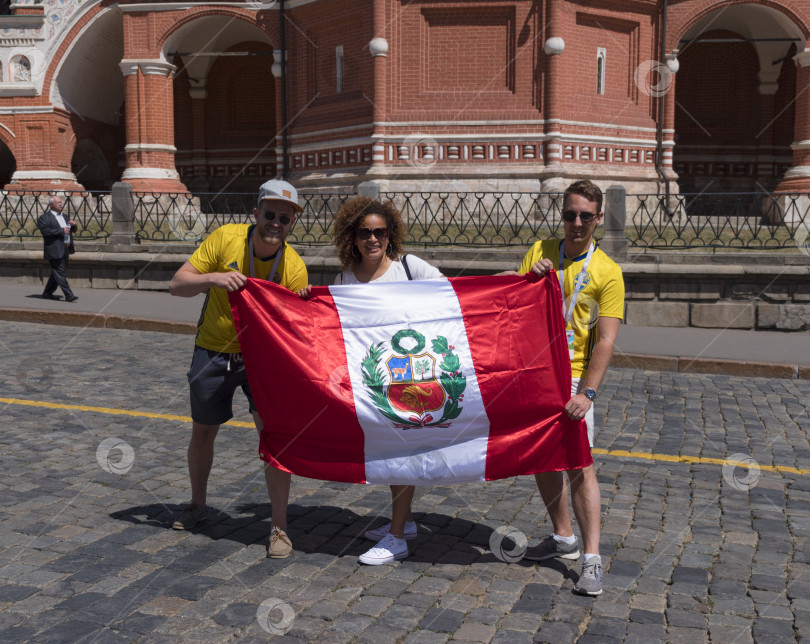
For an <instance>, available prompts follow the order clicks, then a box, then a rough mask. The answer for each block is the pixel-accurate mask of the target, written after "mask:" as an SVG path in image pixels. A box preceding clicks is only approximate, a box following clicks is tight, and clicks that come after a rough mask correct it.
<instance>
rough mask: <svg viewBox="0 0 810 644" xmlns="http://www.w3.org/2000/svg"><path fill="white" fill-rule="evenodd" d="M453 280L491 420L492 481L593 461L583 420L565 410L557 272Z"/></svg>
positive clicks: (566, 364) (567, 388)
mask: <svg viewBox="0 0 810 644" xmlns="http://www.w3.org/2000/svg"><path fill="white" fill-rule="evenodd" d="M450 282H451V284H452V285H453V288H454V289H455V291H456V295H457V296H458V299H459V302H460V304H461V311H462V313H463V315H464V325H465V327H466V330H467V339H468V341H469V344H470V351H471V352H472V358H473V364H474V366H475V374H476V377H477V378H478V385H479V387H480V389H481V397H482V399H483V401H484V408H485V409H486V412H487V416H488V417H489V421H490V429H489V442H488V445H487V463H486V474H485V476H486V479H487V480H494V479H501V478H506V477H510V476H516V475H519V474H534V473H536V472H550V471H559V470H570V469H578V468H582V467H586V466H587V465H590V464H591V463H593V458H592V457H591V451H590V448H589V446H588V435H587V427H586V425H585V421H573V420H570V419H569V418H568V416H567V414H566V413H565V411H564V407H565V404H566V403H567V402H568V399H569V398H570V397H571V363H570V361H569V359H568V345H567V341H566V337H565V324H564V321H563V317H562V313H561V298H560V286H559V283H558V281H557V279H556V273H551V274H550V276H549V277H547V278H537V277H536V276H531V277H517V276H500V277H494V276H493V277H457V278H452V279H451V280H450ZM482 287H484V288H482ZM486 287H489V288H486Z"/></svg>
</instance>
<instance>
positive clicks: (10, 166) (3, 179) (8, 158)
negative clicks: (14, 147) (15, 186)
mask: <svg viewBox="0 0 810 644" xmlns="http://www.w3.org/2000/svg"><path fill="white" fill-rule="evenodd" d="M16 170H17V159H16V158H15V157H14V153H13V152H12V151H11V149H10V148H9V147H8V146H7V145H6V142H5V141H4V140H3V139H2V138H0V186H7V185H8V184H9V183H10V182H11V177H12V176H13V175H14V172H16Z"/></svg>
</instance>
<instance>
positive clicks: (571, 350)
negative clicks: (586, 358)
mask: <svg viewBox="0 0 810 644" xmlns="http://www.w3.org/2000/svg"><path fill="white" fill-rule="evenodd" d="M565 338H566V340H568V359H569V360H573V359H574V330H573V329H566V331H565Z"/></svg>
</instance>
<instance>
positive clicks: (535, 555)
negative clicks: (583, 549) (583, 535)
mask: <svg viewBox="0 0 810 644" xmlns="http://www.w3.org/2000/svg"><path fill="white" fill-rule="evenodd" d="M555 557H556V558H559V559H579V541H575V542H574V543H572V544H571V545H568V544H567V543H565V542H563V541H557V540H556V539H555V538H554V535H551V534H550V535H549V536H547V537H546V538H545V539H543V540H542V541H541V542H540V543H539V544H538V545H536V546H533V547H531V548H529V549H528V550H526V554H525V555H524V556H523V558H524V559H528V560H529V561H544V560H546V559H554V558H555Z"/></svg>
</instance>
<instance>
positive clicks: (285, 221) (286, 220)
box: [264, 210, 292, 226]
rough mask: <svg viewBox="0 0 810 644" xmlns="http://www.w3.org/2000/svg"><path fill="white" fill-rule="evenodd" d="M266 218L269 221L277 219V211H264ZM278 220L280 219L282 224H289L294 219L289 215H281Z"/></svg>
mask: <svg viewBox="0 0 810 644" xmlns="http://www.w3.org/2000/svg"><path fill="white" fill-rule="evenodd" d="M264 218H265V219H266V220H267V221H275V219H276V213H274V212H272V211H271V210H268V211H267V212H265V213H264ZM278 220H279V222H280V223H281V225H282V226H286V225H287V224H289V223H290V222H291V221H292V219H291V218H290V217H288V216H287V215H279V216H278Z"/></svg>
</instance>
